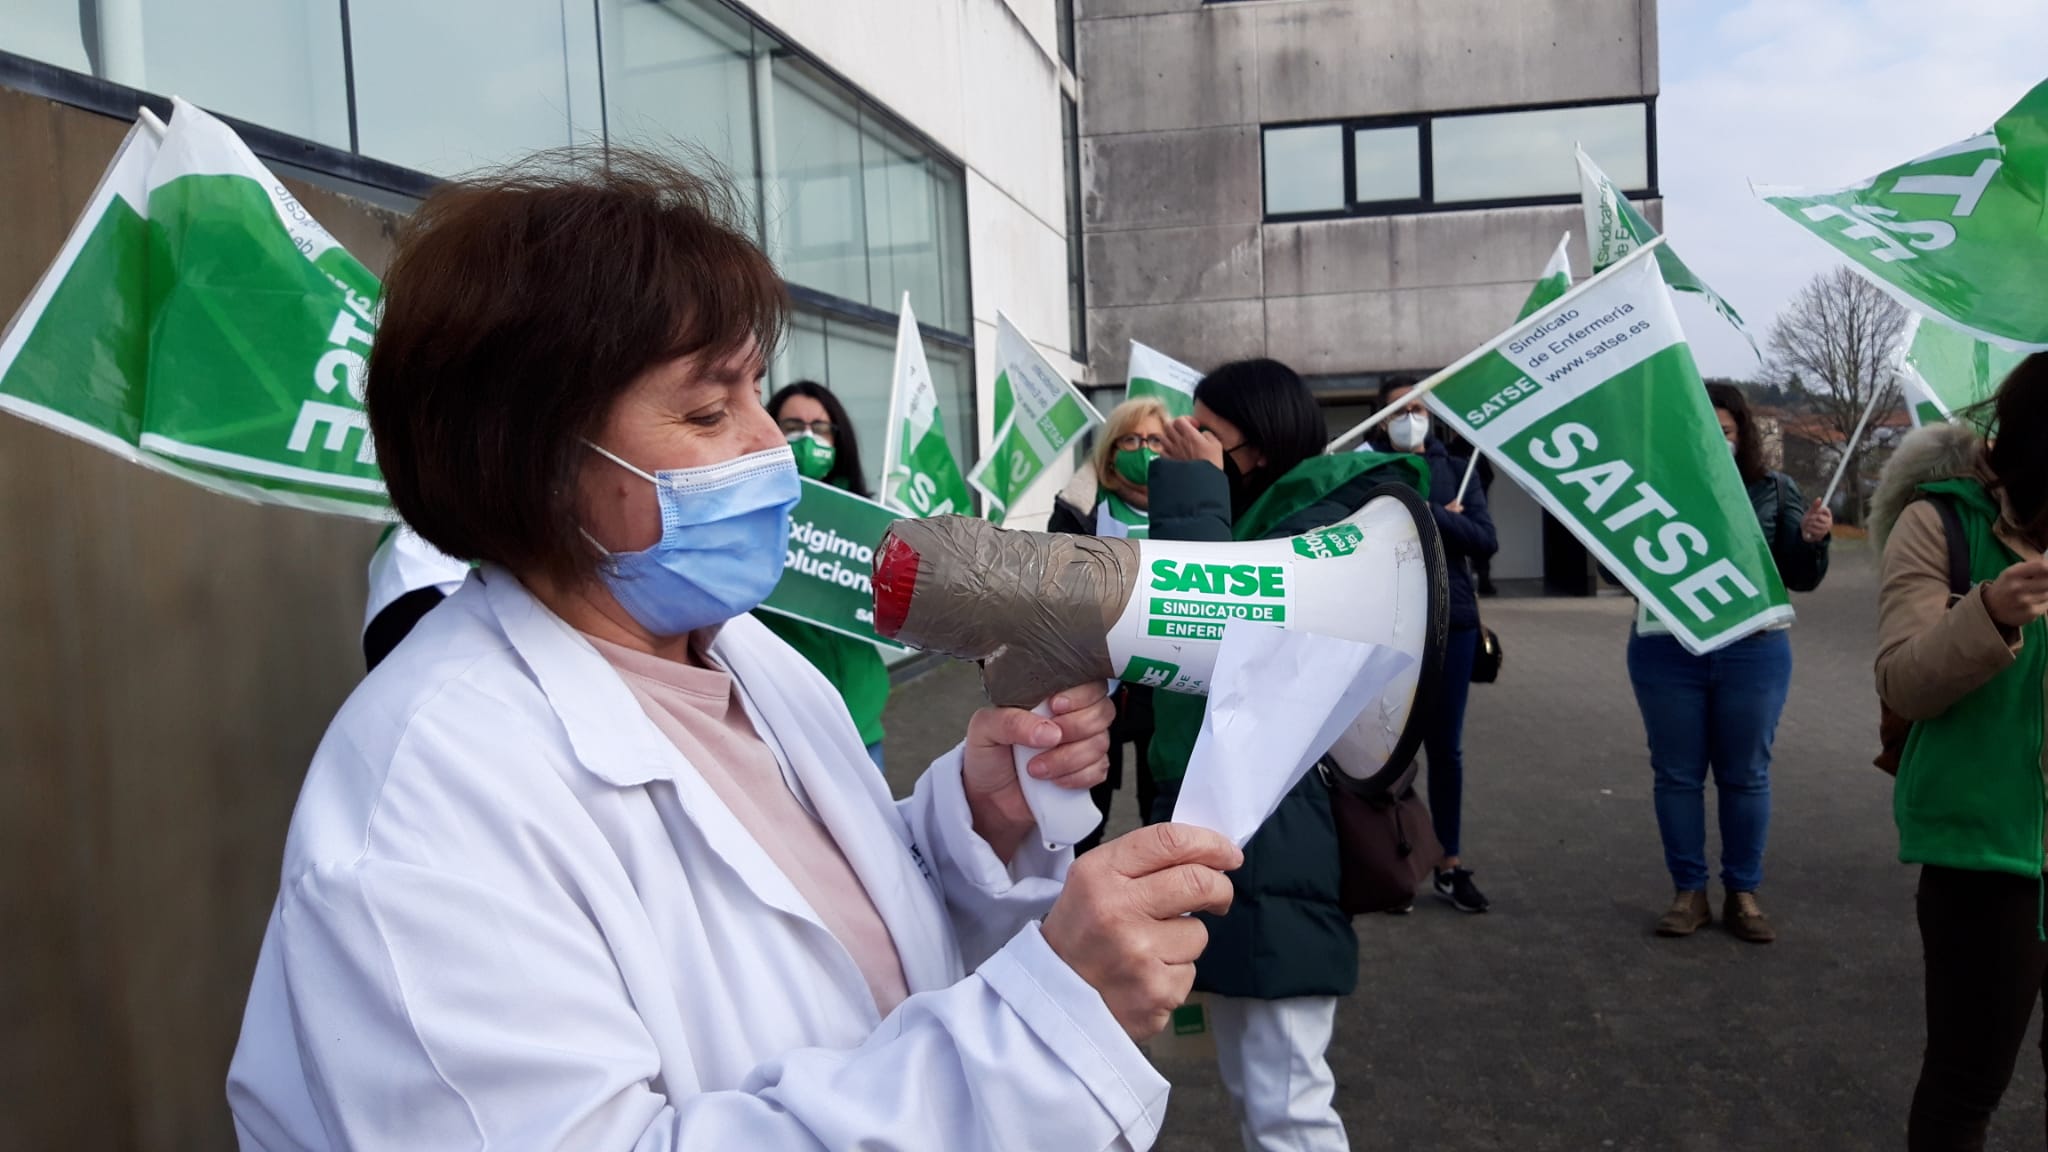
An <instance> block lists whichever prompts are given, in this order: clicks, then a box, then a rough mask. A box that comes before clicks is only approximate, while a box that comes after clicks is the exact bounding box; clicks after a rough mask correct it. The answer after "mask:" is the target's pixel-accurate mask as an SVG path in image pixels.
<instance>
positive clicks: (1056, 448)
mask: <svg viewBox="0 0 2048 1152" xmlns="http://www.w3.org/2000/svg"><path fill="white" fill-rule="evenodd" d="M995 422H996V437H995V447H994V448H993V449H992V450H991V451H990V452H989V454H988V456H987V458H985V459H983V460H982V462H981V463H980V464H978V465H976V466H975V469H974V471H973V472H972V473H971V474H969V475H968V477H967V482H968V483H969V484H972V485H973V486H974V487H975V488H976V489H978V490H979V491H980V492H981V494H982V495H983V496H985V497H987V498H988V518H989V519H990V520H992V521H994V522H995V523H997V524H1001V523H1002V522H1003V519H1004V517H1006V516H1008V515H1009V512H1010V508H1011V506H1012V505H1014V504H1015V503H1016V502H1017V498H1018V497H1019V496H1022V495H1023V494H1024V491H1025V489H1027V488H1030V487H1031V485H1032V484H1033V483H1034V482H1035V481H1036V480H1037V479H1038V478H1039V477H1040V476H1043V475H1044V474H1045V471H1046V469H1047V468H1048V467H1050V466H1051V464H1052V462H1053V461H1055V460H1057V459H1059V457H1060V454H1061V453H1063V452H1065V451H1066V450H1067V449H1069V448H1071V447H1073V445H1074V442H1075V441H1077V440H1079V439H1080V438H1081V435H1082V433H1084V432H1086V431H1087V430H1088V429H1090V428H1093V427H1095V426H1096V425H1098V424H1100V423H1102V415H1101V414H1100V413H1098V412H1097V411H1095V409H1094V407H1093V406H1091V405H1090V404H1089V403H1088V401H1086V400H1084V399H1082V398H1081V394H1080V393H1079V392H1076V391H1075V390H1074V386H1073V385H1072V384H1069V383H1068V382H1067V381H1066V379H1065V378H1064V377H1062V376H1061V375H1060V374H1059V372H1058V371H1056V370H1055V369H1054V368H1053V366H1052V365H1051V364H1048V363H1046V360H1045V357H1043V356H1041V355H1039V354H1038V349H1036V348H1034V347H1032V346H1031V341H1029V340H1027V339H1025V338H1024V334H1023V333H1022V332H1019V331H1017V327H1016V325H1014V324H1011V323H1010V318H1009V317H1007V316H1004V315H1003V314H1002V313H1000V312H998V313H996V395H995Z"/></svg>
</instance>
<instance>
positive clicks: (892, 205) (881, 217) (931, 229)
mask: <svg viewBox="0 0 2048 1152" xmlns="http://www.w3.org/2000/svg"><path fill="white" fill-rule="evenodd" d="M861 129H862V131H861V140H860V160H861V195H862V197H863V199H864V201H865V202H866V205H867V244H868V293H867V295H866V296H865V297H864V299H865V300H866V301H867V302H868V303H869V304H871V305H873V306H874V307H876V308H881V309H884V310H886V311H891V312H893V311H895V310H896V308H897V307H898V306H899V305H900V304H901V303H902V301H903V294H904V293H905V292H908V293H910V305H911V308H912V309H914V310H915V311H916V313H917V314H918V315H919V316H920V317H923V316H930V317H933V318H935V319H936V318H937V317H938V316H939V315H940V314H941V313H942V312H943V311H944V306H943V304H942V297H943V295H944V285H943V283H942V282H941V280H942V277H941V272H940V264H939V206H938V203H937V201H936V198H935V197H934V196H933V192H934V191H935V186H934V185H933V183H932V178H931V162H930V161H929V160H927V159H926V158H925V155H924V151H923V150H922V149H920V148H918V147H917V146H916V145H915V144H912V143H911V142H910V141H908V140H905V139H903V138H902V137H900V136H898V135H896V133H894V132H892V131H890V130H889V129H888V128H887V127H886V126H884V125H883V124H881V123H880V122H879V121H878V120H877V118H876V117H873V116H869V115H865V114H864V115H863V116H862V117H861Z"/></svg>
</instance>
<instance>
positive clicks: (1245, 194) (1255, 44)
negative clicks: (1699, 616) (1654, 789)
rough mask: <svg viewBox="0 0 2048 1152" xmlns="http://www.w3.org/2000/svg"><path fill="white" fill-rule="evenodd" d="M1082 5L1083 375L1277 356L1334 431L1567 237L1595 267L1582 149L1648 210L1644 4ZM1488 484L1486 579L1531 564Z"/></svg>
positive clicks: (1649, 72)
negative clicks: (1134, 356)
mask: <svg viewBox="0 0 2048 1152" xmlns="http://www.w3.org/2000/svg"><path fill="white" fill-rule="evenodd" d="M1078 5H1079V9H1078V12H1077V15H1078V17H1079V25H1078V30H1077V41H1078V44H1079V51H1080V74H1081V79H1082V82H1083V98H1082V101H1081V126H1080V133H1081V145H1082V156H1083V162H1082V172H1083V182H1084V196H1083V208H1084V214H1083V232H1084V237H1085V242H1086V257H1087V309H1086V311H1087V324H1088V334H1087V335H1088V348H1087V351H1088V368H1089V373H1090V377H1091V379H1093V380H1095V381H1100V382H1107V381H1121V380H1122V379H1123V376H1124V359H1125V357H1126V355H1127V354H1128V348H1129V342H1130V341H1131V340H1132V339H1137V340H1140V341H1142V342H1144V343H1146V344H1148V345H1151V346H1152V347H1155V348H1158V349H1159V350H1161V351H1163V352H1165V353H1167V354H1168V355H1170V356H1174V357H1175V358H1177V359H1180V360H1183V361H1185V362H1187V363H1188V364H1191V365H1194V366H1196V367H1199V368H1208V367H1212V366H1214V365H1215V364H1217V363H1220V362H1223V361H1226V360H1230V359H1235V358H1238V357H1244V356H1272V357H1274V358H1276V359H1279V360H1282V361H1285V362H1286V363H1288V364H1289V365H1291V366H1293V367H1294V368H1295V369H1296V370H1297V371H1299V372H1301V373H1302V374H1303V375H1304V376H1307V377H1309V378H1310V380H1311V382H1312V383H1313V384H1314V385H1315V387H1316V388H1317V390H1318V391H1319V392H1320V393H1321V394H1322V395H1323V398H1324V401H1325V404H1326V405H1327V407H1328V410H1329V413H1330V416H1331V423H1332V427H1333V428H1341V427H1343V426H1346V425H1348V424H1350V423H1352V422H1353V421H1355V420H1356V419H1358V418H1361V417H1363V416H1365V415H1366V414H1368V413H1369V412H1370V411H1371V410H1372V405H1371V404H1370V403H1369V398H1370V396H1371V395H1372V394H1373V392H1374V391H1375V390H1376V389H1377V387H1378V384H1379V381H1380V379H1382V378H1383V377H1384V376H1386V375H1389V374H1395V373H1399V374H1404V375H1421V374H1425V373H1427V372H1430V371H1433V370H1435V369H1438V368H1442V367H1444V366H1445V365H1447V364H1450V363H1452V362H1453V361H1455V360H1456V359H1457V358H1458V357H1459V356H1461V355H1463V354H1464V353H1466V352H1468V351H1471V350H1472V349H1473V348H1476V347H1477V346H1479V345H1480V344H1482V343H1484V342H1485V341H1486V340H1488V339H1490V338H1491V337H1493V336H1494V335H1496V334H1497V333H1499V332H1500V331H1501V330H1502V329H1503V328H1505V327H1507V326H1508V324H1510V323H1511V322H1512V321H1513V320H1514V318H1515V315H1516V313H1517V311H1518V309H1519V307H1520V305H1521V303H1522V301H1523V299H1524V297H1525V296H1526V295H1527V293H1528V290H1529V286H1530V284H1531V283H1532V282H1533V281H1534V280H1535V278H1536V275H1537V273H1538V272H1539V271H1540V270H1541V269H1542V267H1543V263H1544V261H1545V260H1546V259H1547V258H1548V257H1549V255H1550V253H1551V251H1552V250H1553V249H1554V248H1555V247H1556V245H1557V241H1558V238H1559V236H1560V235H1561V234H1562V233H1564V232H1565V231H1567V230H1569V231H1571V232H1573V233H1574V235H1573V242H1572V263H1573V267H1574V270H1575V274H1576V275H1578V276H1584V275H1586V274H1587V273H1588V272H1589V268H1588V264H1587V257H1586V249H1585V243H1584V238H1583V236H1582V235H1581V234H1582V233H1583V232H1584V230H1585V229H1584V225H1583V223H1582V220H1583V216H1582V214H1581V210H1580V207H1579V182H1578V174H1577V170H1576V168H1575V166H1574V164H1573V162H1572V145H1573V143H1574V142H1578V143H1581V144H1583V145H1584V146H1585V148H1586V150H1587V151H1588V152H1589V153H1590V154H1591V155H1592V156H1593V158H1594V159H1595V160H1596V161H1597V162H1599V164H1600V165H1601V166H1602V168H1603V169H1604V170H1605V171H1606V172H1607V173H1608V175H1609V176H1611V177H1612V178H1613V179H1614V181H1615V182H1616V183H1617V184H1619V185H1621V186H1622V187H1623V188H1624V189H1625V190H1627V191H1628V192H1630V193H1631V195H1632V196H1635V197H1638V198H1641V199H1643V200H1645V201H1647V205H1646V210H1647V212H1648V213H1649V214H1650V218H1651V219H1652V220H1653V221H1655V220H1658V219H1660V218H1661V211H1660V209H1661V202H1659V201H1658V200H1657V199H1656V194H1657V181H1656V115H1655V111H1656V109H1655V103H1656V94H1657V18H1656V3H1655V0H1516V2H1515V3H1511V4H1504V3H1499V2H1498V0H1206V2H1205V0H1078ZM1492 495H1493V498H1494V502H1495V505H1496V509H1495V518H1496V520H1497V521H1499V523H1500V527H1501V534H1502V540H1501V553H1500V555H1499V557H1498V558H1497V559H1496V562H1495V565H1494V575H1495V577H1496V578H1497V579H1498V578H1503V577H1506V578H1515V577H1529V578H1533V577H1538V576H1542V575H1543V574H1544V558H1545V557H1544V553H1545V548H1544V531H1543V526H1542V517H1541V515H1540V512H1539V510H1538V509H1537V508H1536V507H1535V505H1534V503H1533V502H1532V501H1530V500H1529V499H1528V498H1527V497H1526V496H1524V495H1523V494H1522V493H1521V492H1519V491H1518V490H1515V489H1514V488H1513V486H1512V485H1510V484H1499V485H1496V486H1495V487H1494V489H1493V493H1492ZM1560 559H1563V558H1562V557H1557V556H1553V557H1552V560H1553V562H1556V561H1557V560H1560ZM1577 559H1578V567H1579V569H1580V570H1581V572H1582V573H1583V571H1584V568H1585V566H1584V563H1583V554H1582V553H1581V554H1580V555H1579V557H1578V558H1577Z"/></svg>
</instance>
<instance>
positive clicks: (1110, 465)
mask: <svg viewBox="0 0 2048 1152" xmlns="http://www.w3.org/2000/svg"><path fill="white" fill-rule="evenodd" d="M1167 415H1168V413H1167V411H1166V405H1165V404H1163V403H1161V402H1160V401H1158V400H1156V399H1154V398H1152V397H1149V396H1145V397H1139V398H1137V399H1134V400H1126V401H1124V402H1123V403H1121V404H1119V405H1117V406H1116V408H1115V409H1114V410H1113V411H1111V412H1110V414H1109V420H1108V422H1107V423H1106V424H1105V425H1104V426H1103V429H1102V435H1101V436H1100V437H1099V438H1097V439H1096V441H1095V449H1094V451H1093V452H1091V453H1089V456H1088V467H1086V468H1083V469H1081V470H1080V471H1079V472H1076V473H1074V479H1073V480H1072V481H1070V482H1069V483H1068V484H1067V486H1066V487H1065V488H1064V489H1062V490H1061V491H1060V494H1059V495H1058V496H1055V497H1054V498H1053V502H1052V519H1051V520H1050V521H1049V522H1048V523H1047V525H1046V527H1047V529H1048V530H1050V531H1053V532H1067V533H1071V534H1073V535H1076V536H1124V537H1134V538H1137V539H1143V538H1144V537H1145V536H1146V535H1148V534H1149V533H1150V532H1151V515H1150V513H1149V512H1148V511H1147V509H1148V508H1149V507H1150V505H1151V500H1150V497H1149V495H1148V487H1147V481H1148V479H1149V475H1150V471H1151V468H1152V461H1154V460H1156V459H1158V458H1159V450H1160V448H1161V447H1163V446H1164V444H1165V440H1164V438H1163V437H1164V436H1165V433H1166V420H1167ZM1125 745H1129V746H1130V747H1131V749H1132V750H1133V751H1134V752H1135V753H1136V756H1135V758H1134V759H1133V760H1132V761H1131V763H1132V765H1133V767H1132V769H1131V772H1132V775H1134V776H1135V777H1136V778H1137V791H1138V816H1139V818H1140V819H1143V820H1150V819H1151V814H1152V796H1153V792H1154V789H1153V787H1152V773H1151V771H1150V770H1148V769H1147V768H1146V767H1145V757H1146V756H1147V755H1148V754H1149V753H1150V751H1151V747H1152V690H1151V689H1150V688H1142V687H1138V686H1136V685H1131V684H1125V685H1122V686H1121V687H1119V688H1118V689H1117V693H1116V719H1115V721H1113V722H1112V723H1111V724H1110V728H1109V779H1107V780H1104V781H1103V782H1102V783H1100V784H1097V785H1096V786H1095V788H1094V789H1093V795H1094V797H1095V807H1096V808H1098V809H1100V810H1101V812H1102V823H1103V828H1106V827H1108V825H1109V805H1110V802H1111V800H1112V799H1113V798H1114V797H1115V796H1116V790H1117V789H1118V788H1121V787H1123V776H1124V746H1125ZM1103 828H1097V829H1096V830H1095V831H1093V832H1091V833H1089V834H1088V838H1087V839H1085V840H1083V841H1081V842H1080V843H1079V844H1076V845H1075V846H1074V851H1076V852H1086V851H1088V850H1089V849H1090V848H1093V847H1095V845H1097V844H1099V843H1101V841H1102V831H1103Z"/></svg>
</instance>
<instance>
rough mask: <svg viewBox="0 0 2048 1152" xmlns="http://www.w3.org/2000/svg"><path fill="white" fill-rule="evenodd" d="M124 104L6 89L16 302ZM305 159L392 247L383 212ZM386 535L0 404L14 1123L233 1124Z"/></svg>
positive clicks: (82, 1134) (382, 243) (138, 1130)
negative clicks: (368, 579)
mask: <svg viewBox="0 0 2048 1152" xmlns="http://www.w3.org/2000/svg"><path fill="white" fill-rule="evenodd" d="M125 130H126V125H124V124H121V123H118V122H116V121H113V120H108V119H105V118H103V117H99V116H95V115H92V114H91V113H87V112H82V111H79V110H77V109H73V108H66V107H62V106H59V105H55V104H51V103H49V102H47V101H44V100H41V99H37V98H35V97H31V96H27V95H24V94H22V93H19V92H16V91H13V90H10V89H5V88H0V204H4V205H5V206H6V209H5V213H4V226H0V317H6V316H11V315H13V313H14V310H15V309H16V308H17V307H19V306H20V304H21V302H22V300H23V299H24V298H25V297H26V296H27V295H28V292H29V290H30V288H31V287H32V286H33V285H34V283H35V280H36V278H37V276H38V275H40V274H41V272H42V271H43V269H44V268H45V267H47V266H48V264H49V262H50V260H51V258H52V257H53V256H55V254H56V252H57V248H58V246H59V245H60V244H61V243H62V241H63V239H64V236H65V234H66V232H67V231H68V230H69V229H70V227H71V224H72V221H73V219H74V217H75V216H76V214H77V213H78V211H79V209H80V208H81V207H82V206H83V205H84V203H85V200H86V197H87V196H88V195H89V194H90V193H91V191H92V189H93V185H94V184H95V182H96V181H97V180H98V179H99V176H100V173H101V171H102V170H103V169H104V168H105V166H106V163H107V161H108V159H109V158H110V157H111V156H112V155H113V152H114V148H115V146H116V145H118V144H119V143H120V140H121V137H122V134H123V132H124V131H125ZM286 183H288V184H291V185H292V188H293V191H294V192H296V193H297V195H298V196H299V198H300V199H301V200H302V201H303V202H304V203H305V205H306V207H307V208H308V209H310V210H311V211H312V212H313V214H314V215H315V216H317V217H318V218H319V219H320V221H321V222H322V223H324V224H325V225H326V226H327V227H328V228H329V230H331V231H332V232H334V234H335V235H336V236H337V237H338V238H339V239H340V240H341V241H342V243H344V244H345V245H347V246H348V248H349V250H350V251H351V252H354V253H355V254H356V255H357V256H359V257H361V258H362V259H363V260H364V261H365V262H366V263H368V264H370V265H371V267H372V268H381V267H382V264H383V261H384V259H385V256H386V253H387V251H388V248H389V237H390V228H391V225H392V223H393V220H392V218H391V217H390V215H389V214H387V213H384V212H381V211H378V210H374V209H370V208H366V207H365V206H363V205H360V204H357V203H354V202H351V201H348V200H345V199H343V198H341V197H338V196H336V195H334V194H332V193H329V192H326V191H323V190H321V189H318V188H312V187H308V186H306V185H304V184H302V183H298V182H295V181H289V180H288V181H286ZM375 538H376V530H375V529H374V528H373V527H372V526H370V525H366V524H363V523H360V522H355V521H347V520H340V519H333V518H328V517H322V516H316V515H311V514H308V513H304V512H296V511H288V510H284V509H275V508H259V507H256V506H254V505H250V504H243V503H240V502H238V501H235V500H231V499H228V498H226V497H222V496H217V495H213V494H210V493H207V492H203V491H201V490H199V489H198V488H196V487H193V486H191V485H188V484H185V483H182V482H180V481H177V480H172V479H168V478H166V477H163V476H159V475H156V474H155V473H152V472H148V471H145V470H143V469H141V468H138V467H135V466H133V465H130V464H127V463H124V462H122V461H120V460H117V459H115V458H114V457H112V456H110V455H108V454H107V453H104V452H101V451H99V450H97V449H94V448H89V447H87V446H85V445H84V444H82V443H80V442H78V441H76V440H72V439H70V438H68V437H65V436H62V435H59V434H57V433H55V432H51V431H48V430H46V429H44V428H41V427H39V426H36V425H32V424H29V423H27V422H25V421H23V420H20V419H17V418H16V417H14V416H11V415H6V414H0V539H4V540H6V541H7V547H6V555H7V562H6V563H5V564H0V940H4V941H5V943H4V945H0V1148H10V1149H13V1148H20V1149H30V1148H93V1149H130V1148H132V1149H214V1148H228V1147H232V1146H233V1143H234V1136H233V1132H232V1129H231V1127H230V1124H229V1121H228V1113H227V1105H226V1099H225V1094H224V1085H225V1081H226V1076H227V1063H228V1056H229V1053H230V1052H231V1051H232V1049H233V1046H234V1041H235V1036H236V1033H237V1031H238V1030H239V1027H240V1023H241V1013H242V1004H243V1000H244V998H245V997H246V995H247V993H248V987H249V974H250V972H251V971H252V970H253V968H254V966H255V962H256V950H257V946H258V944H259V942H260V941H261V939H262V934H263V926H264V920H265V918H266V917H267V916H268V914H269V910H270V905H271V901H272V899H273V898H274V897H275V896H276V894H277V876H278V867H279V863H280V861H281V859H282V855H281V853H282V849H283V845H284V832H285V825H286V822H287V820H288V819H289V817H290V815H291V808H292V802H293V799H294V797H296V795H297V794H298V788H299V781H300V779H301V777H302V775H303V774H304V772H305V768H306V764H307V762H308V760H309V759H310V758H311V756H312V752H313V748H314V746H315V744H316V743H317V742H318V741H319V738H320V734H321V732H322V731H323V730H324V729H325V727H326V725H327V722H328V720H329V718H330V717H331V716H332V715H333V713H334V710H335V708H336V707H337V706H339V704H340V703H341V701H342V699H343V697H345V696H346V695H347V693H348V692H349V690H350V689H351V688H352V687H353V686H354V684H355V682H356V680H357V679H358V678H359V677H360V675H361V673H362V650H361V648H360V645H359V641H358V638H357V633H358V629H359V628H360V626H361V622H362V607H363V596H364V574H363V573H364V563H365V561H367V559H368V558H369V554H370V550H371V547H372V546H373V544H374V542H375Z"/></svg>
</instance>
